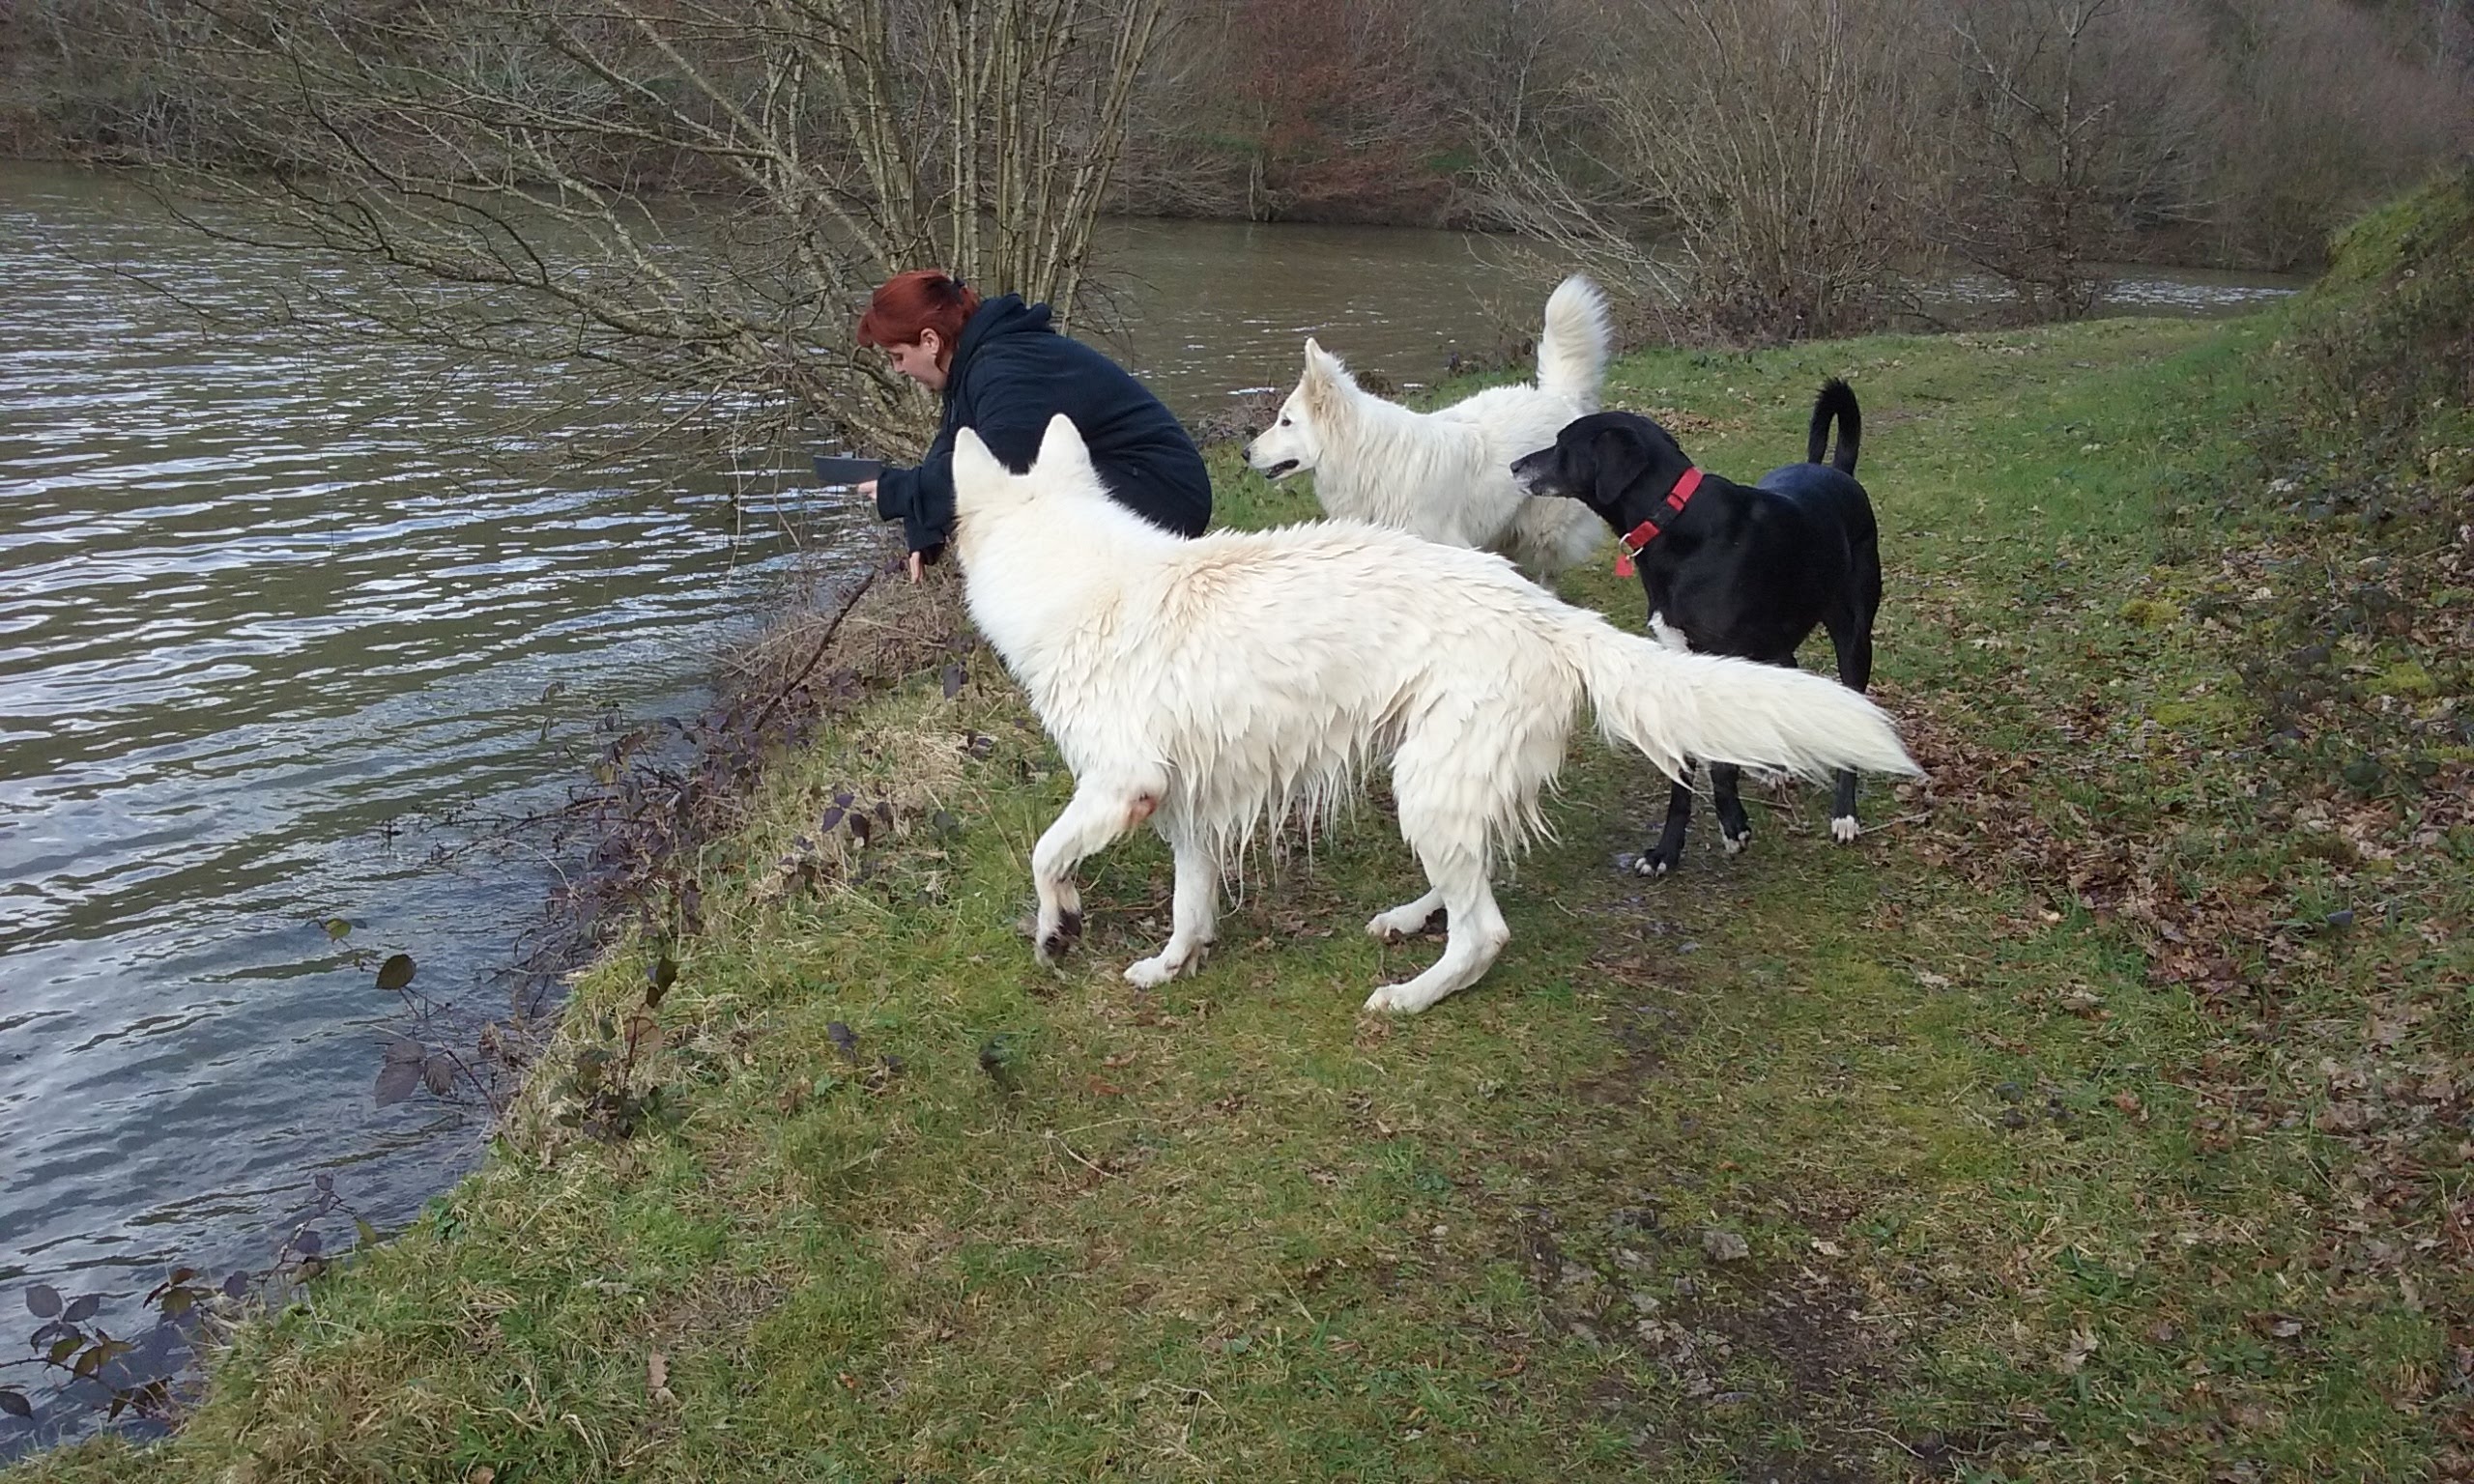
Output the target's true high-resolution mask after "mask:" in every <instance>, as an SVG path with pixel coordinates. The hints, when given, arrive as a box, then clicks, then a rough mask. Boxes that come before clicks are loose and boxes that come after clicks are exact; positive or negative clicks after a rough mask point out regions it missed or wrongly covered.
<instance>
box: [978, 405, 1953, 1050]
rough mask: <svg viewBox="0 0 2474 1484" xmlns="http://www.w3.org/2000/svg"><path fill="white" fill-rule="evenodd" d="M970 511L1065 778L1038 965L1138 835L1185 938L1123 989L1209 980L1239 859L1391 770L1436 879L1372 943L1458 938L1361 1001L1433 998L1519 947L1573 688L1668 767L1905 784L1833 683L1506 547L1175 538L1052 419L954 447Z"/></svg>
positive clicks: (1411, 838)
mask: <svg viewBox="0 0 2474 1484" xmlns="http://www.w3.org/2000/svg"><path fill="white" fill-rule="evenodd" d="M954 502H955V525H954V549H955V552H956V554H957V556H958V557H960V558H961V561H962V566H963V576H964V584H965V591H966V593H967V597H968V601H969V605H970V614H971V617H972V619H973V620H974V621H975V622H976V623H977V624H978V625H979V630H980V632H981V633H982V634H985V635H986V636H987V637H988V639H989V642H991V643H992V644H994V645H995V646H996V650H997V652H998V653H999V654H1001V655H1003V656H1004V658H1005V663H1006V665H1007V667H1008V668H1010V669H1011V670H1012V671H1013V672H1014V674H1015V676H1016V678H1018V679H1019V680H1021V683H1022V687H1023V689H1024V690H1026V691H1027V692H1029V694H1030V698H1031V704H1032V705H1033V706H1034V707H1036V708H1037V709H1038V711H1039V715H1040V720H1041V721H1042V722H1043V723H1045V724H1046V725H1047V727H1048V730H1049V733H1050V736H1052V737H1054V738H1055V739H1056V744H1057V748H1058V750H1059V751H1060V752H1062V753H1063V754H1064V756H1065V762H1066V766H1068V767H1069V768H1071V769H1073V771H1074V798H1073V801H1072V802H1071V803H1069V804H1068V805H1067V806H1066V808H1065V812H1064V813H1061V814H1059V815H1058V816H1057V818H1056V822H1055V823H1054V824H1051V825H1050V826H1049V829H1048V832H1047V833H1046V834H1044V835H1042V836H1041V837H1040V841H1039V844H1038V846H1037V847H1036V848H1035V849H1034V850H1033V851H1032V854H1031V871H1032V875H1033V878H1034V882H1035V884H1036V885H1037V887H1038V889H1039V903H1040V906H1039V928H1038V934H1039V937H1038V954H1039V956H1040V958H1041V959H1042V960H1043V961H1047V960H1048V959H1050V957H1051V956H1054V955H1055V954H1057V953H1059V952H1060V951H1062V950H1063V949H1064V948H1066V947H1067V946H1069V945H1070V944H1071V943H1072V941H1073V940H1074V938H1075V937H1076V936H1077V935H1078V934H1079V932H1080V930H1081V897H1080V895H1079V893H1078V892H1077V891H1076V889H1075V885H1074V869H1075V867H1076V866H1077V865H1078V864H1079V862H1080V861H1081V860H1082V858H1083V857H1085V856H1087V855H1090V854H1093V853H1094V852H1096V851H1098V850H1100V849H1102V848H1103V847H1105V846H1106V845H1108V843H1109V842H1111V841H1113V840H1115V839H1116V838H1117V837H1118V836H1120V835H1122V834H1124V833H1126V832H1127V831H1129V830H1132V829H1134V828H1136V826H1138V825H1140V824H1142V823H1143V822H1144V821H1146V820H1148V821H1149V822H1150V824H1151V827H1152V828H1153V829H1155V830H1157V831H1159V832H1160V835H1161V837H1162V838H1163V839H1165V840H1166V841H1167V842H1168V843H1169V845H1170V846H1171V847H1172V848H1173V849H1174V850H1175V852H1176V860H1177V885H1176V894H1175V903H1174V908H1173V912H1172V917H1173V927H1172V929H1171V932H1170V934H1169V938H1168V942H1167V946H1166V947H1165V948H1163V949H1162V950H1161V951H1160V953H1159V956H1156V957H1152V958H1146V959H1143V960H1142V961H1141V962H1139V963H1136V964H1135V965H1134V966H1133V967H1132V968H1130V969H1128V970H1126V978H1128V979H1130V980H1132V981H1133V982H1134V983H1136V984H1137V985H1158V984H1161V983H1164V982H1165V981H1167V980H1169V979H1171V978H1173V977H1175V976H1176V975H1178V974H1182V973H1184V972H1186V971H1188V970H1190V969H1193V968H1194V967H1195V966H1196V965H1198V964H1199V963H1200V962H1201V961H1202V956H1203V950H1204V948H1205V947H1206V946H1207V945H1208V944H1209V943H1210V942H1211V941H1212V928H1213V922H1214V919H1215V917H1216V915H1217V913H1218V911H1219V889H1220V877H1221V874H1222V871H1223V869H1224V868H1225V867H1226V865H1227V863H1228V862H1229V861H1230V860H1231V859H1232V858H1233V857H1234V855H1235V853H1236V852H1238V851H1239V850H1242V849H1243V848H1244V845H1245V843H1246V841H1247V839H1248V837H1249V836H1251V833H1252V832H1253V830H1254V829H1255V828H1256V827H1257V825H1259V824H1261V823H1262V822H1264V821H1266V820H1268V821H1270V822H1271V823H1272V825H1273V826H1274V827H1275V828H1278V827H1279V826H1280V823H1281V822H1283V821H1284V820H1286V819H1288V818H1289V817H1291V816H1292V815H1294V814H1296V813H1305V814H1306V815H1308V816H1309V818H1311V817H1313V816H1315V815H1317V814H1319V813H1323V812H1325V811H1327V810H1328V809H1329V808H1330V807H1331V806H1332V805H1333V803H1334V802H1335V801H1336V800H1337V799H1338V798H1339V797H1340V795H1341V793H1342V791H1343V790H1345V789H1347V788H1348V787H1350V786H1351V785H1352V784H1353V782H1354V779H1355V776H1356V774H1357V772H1358V770H1359V769H1360V768H1361V767H1363V766H1364V765H1365V764H1366V762H1368V761H1370V760H1373V759H1375V758H1378V757H1384V756H1388V757H1389V758H1390V760H1391V764H1392V785H1393V792H1394V793H1395V796H1396V797H1397V799H1398V801H1399V811H1400V833H1401V835H1402V836H1403V837H1404V838H1405V839H1406V840H1407V841H1408V842H1409V846H1410V848H1411V849H1413V850H1415V851H1416V852H1417V856H1418V861H1419V863H1420V864H1421V865H1422V866H1424V868H1425V873H1426V879H1427V880H1428V882H1429V883H1430V884H1431V886H1432V888H1433V889H1432V890H1431V891H1429V892H1427V893H1426V895H1424V897H1421V898H1419V899H1417V900H1415V901H1412V902H1409V903H1407V904H1406V905H1404V906H1399V907H1395V908H1394V909H1393V910H1391V911H1389V912H1386V913H1384V914H1382V915H1381V916H1379V917H1377V918H1375V919H1374V921H1372V922H1371V923H1368V924H1367V925H1366V930H1367V931H1368V932H1371V933H1373V934H1375V935H1376V936H1378V937H1383V938H1392V937H1396V936H1402V935H1406V934H1409V933H1414V932H1416V931H1418V930H1419V929H1420V928H1423V927H1424V924H1425V921H1426V919H1427V917H1428V915H1429V914H1431V913H1432V912H1433V911H1434V910H1435V908H1437V907H1443V908H1445V909H1446V910H1447V911H1448V912H1449V914H1450V917H1449V923H1450V928H1451V932H1450V937H1449V939H1448V941H1447V942H1446V944H1445V947H1444V952H1443V956H1442V958H1441V959H1440V960H1439V961H1438V962H1436V964H1435V965H1434V967H1432V968H1430V969H1428V970H1426V971H1425V972H1424V973H1423V974H1420V975H1419V976H1418V977H1417V978H1415V979H1413V980H1411V981H1409V982H1408V983H1406V984H1402V985H1389V986H1387V987H1385V988H1381V989H1378V990H1376V991H1375V992H1374V995H1373V997H1372V998H1371V999H1368V1000H1367V1001H1366V1008H1367V1009H1369V1010H1398V1011H1419V1010H1424V1009H1425V1008H1426V1007H1427V1006H1429V1005H1431V1004H1433V1003H1434V1002H1435V1001H1437V1000H1439V999H1442V998H1443V997H1444V996H1445V995H1448V994H1451V993H1452V992H1453V991H1454V990H1457V989H1461V988H1465V987H1466V986H1468V985H1470V984H1472V983H1474V982H1475V981H1476V980H1477V978H1478V977H1479V976H1480V975H1482V974H1483V973H1485V971H1486V967H1487V965H1489V964H1491V963H1492V962H1493V961H1494V959H1495V956H1496V955H1497V954H1498V953H1500V952H1502V950H1503V946H1504V942H1505V940H1506V939H1507V938H1508V937H1509V936H1510V931H1509V929H1508V928H1506V927H1505V926H1504V920H1503V915H1502V914H1501V913H1500V912H1498V911H1497V910H1496V909H1495V899H1494V895H1493V893H1492V892H1491V891H1490V890H1489V889H1488V886H1487V878H1488V876H1489V874H1490V872H1491V868H1492V866H1493V864H1494V861H1495V858H1496V857H1497V855H1498V854H1499V853H1501V852H1503V851H1506V850H1509V849H1513V848H1517V847H1518V846H1520V845H1521V844H1523V843H1524V842H1526V841H1527V840H1528V839H1529V838H1530V837H1532V836H1535V835H1537V834H1539V833H1540V832H1541V831H1542V830H1543V828H1544V821H1543V820H1542V819H1541V817H1540V816H1539V810H1538V795H1539V789H1541V788H1542V787H1544V786H1545V785H1546V784H1547V783H1548V782H1550V781H1551V780H1552V779H1553V778H1554V776H1555V773H1556V770H1557V769H1558V768H1559V767H1561V766H1562V765H1563V760H1564V745H1565V741H1566V739H1567V738H1568V736H1569V735H1570V733H1571V729H1572V723H1573V719H1574V716H1575V713H1576V711H1577V709H1578V707H1579V704H1580V701H1581V699H1582V698H1583V697H1584V696H1586V697H1588V698H1589V699H1590V700H1591V701H1592V702H1594V703H1595V705H1596V706H1597V718H1598V726H1599V728H1600V729H1601V730H1602V731H1604V732H1605V733H1606V734H1607V735H1608V736H1609V737H1611V738H1613V739H1615V740H1618V741H1622V742H1626V743H1629V744H1631V745H1632V746H1634V747H1637V748H1639V749H1640V750H1641V751H1643V752H1645V753H1647V754H1648V755H1649V756H1650V757H1651V759H1652V760H1653V761H1654V762H1656V763H1657V764H1658V766H1660V767H1661V768H1664V769H1666V770H1667V772H1668V773H1669V774H1671V775H1672V774H1674V773H1676V772H1678V771H1679V770H1680V769H1682V768H1683V765H1684V759H1685V758H1686V757H1698V758H1702V759H1705V760H1709V761H1724V762H1735V763H1740V764H1743V765H1745V766H1748V767H1763V768H1784V769H1790V770H1793V771H1795V772H1798V773H1804V774H1808V775H1811V776H1814V777H1820V776H1822V775H1824V774H1826V773H1827V771H1828V770H1829V769H1831V768H1834V767H1858V768H1866V769H1870V770H1873V771H1877V772H1897V773H1913V772H1914V771H1915V765H1914V764H1913V762H1911V761H1909V760H1908V756H1907V754H1906V752H1905V751H1904V750H1903V749H1902V748H1901V747H1900V746H1899V742H1898V738H1897V736H1896V735H1895V734H1893V733H1892V731H1891V730H1890V727H1889V724H1888V722H1887V721H1885V720H1884V718H1883V716H1882V713H1881V712H1880V711H1879V710H1877V709H1876V708H1875V707H1874V706H1873V704H1872V702H1870V701H1868V700H1866V699H1864V698H1862V697H1861V696H1858V695H1857V694H1856V693H1855V692H1854V691H1851V690H1849V689H1847V688H1846V687H1845V686H1843V685H1840V684H1838V683H1837V682H1836V681H1833V680H1826V679H1823V678H1822V677H1821V676H1819V675H1807V674H1799V673H1798V672H1797V671H1790V670H1782V669H1780V668H1778V667H1775V666H1770V665H1756V664H1754V663H1752V662H1751V661H1748V660H1734V659H1722V658H1718V657H1715V656H1708V655H1696V654H1683V653H1678V652H1676V651H1674V650H1671V649H1667V648H1665V647H1663V646H1661V645H1659V644H1657V643H1654V642H1652V641H1650V640H1647V639H1640V638H1635V637H1633V636H1631V635H1627V634H1624V633H1622V632H1620V631H1618V630H1617V629H1616V628H1615V627H1614V626H1613V625H1612V624H1609V623H1608V622H1607V621H1606V620H1605V619H1603V618H1600V617H1599V616H1598V615H1597V614H1594V613H1589V612H1587V611H1584V610H1581V609H1576V608H1572V607H1569V606H1568V605H1566V604H1564V603H1562V602H1559V601H1558V600H1557V599H1556V598H1555V597H1554V596H1553V595H1552V594H1550V593H1548V592H1546V591H1545V590H1544V589H1542V588H1540V587H1538V586H1537V585H1533V584H1531V583H1528V582H1525V581H1523V580H1522V579H1521V577H1520V576H1519V574H1517V573H1516V572H1514V571H1513V570H1512V568H1511V566H1510V563H1509V562H1506V561H1505V560H1503V558H1501V557H1493V556H1488V555H1486V554H1484V553H1482V552H1474V551H1463V550H1457V549H1454V548H1452V547H1447V546H1439V545H1436V544H1435V543H1433V542H1428V541H1421V540H1419V539H1417V538H1416V537H1414V536H1411V535H1408V534H1406V533H1404V532H1401V531H1395V530H1387V529H1384V528H1379V527H1372V526H1365V525H1360V524H1356V523H1353V522H1333V523H1328V524H1319V525H1305V526H1292V527H1288V528H1284V529H1280V530H1270V531H1225V530H1223V531H1215V532H1213V533H1211V534H1209V535H1205V536H1203V537H1201V538H1200V539H1197V540H1192V541H1188V540H1182V539H1180V538H1178V537H1176V536H1174V535H1171V534H1169V533H1168V532H1166V531H1165V530H1162V529H1160V528H1158V527H1155V526H1152V525H1150V524H1149V523H1148V522H1146V521H1144V520H1143V519H1142V518H1141V517H1140V516H1138V515H1136V514H1135V513H1134V512H1132V511H1130V510H1128V509H1126V508H1125V507H1124V506H1122V505H1119V504H1117V503H1116V502H1115V501H1113V500H1111V499H1108V496H1107V495H1106V494H1105V493H1104V491H1103V490H1102V487H1101V484H1100V479H1099V476H1098V475H1097V474H1096V473H1094V472H1093V471H1092V467H1091V461H1090V456H1089V454H1088V453H1087V452H1086V451H1085V450H1084V448H1083V444H1082V439H1081V436H1080V435H1079V433H1078V432H1077V431H1076V430H1075V427H1074V424H1073V423H1072V422H1071V421H1069V420H1068V419H1066V418H1065V417H1063V416H1059V417H1057V418H1055V419H1054V420H1053V421H1051V422H1050V424H1049V426H1048V432H1047V436H1046V438H1045V439H1044V440H1043V441H1042V442H1041V444H1040V452H1039V458H1038V461H1037V462H1036V463H1034V464H1033V465H1032V467H1031V471H1030V472H1029V473H1027V474H1020V475H1018V474H1015V473H1013V472H1011V471H1008V470H1007V469H1006V468H1005V467H1004V466H1003V465H1002V464H1000V463H999V462H998V461H997V460H996V459H995V457H994V456H992V454H990V453H989V451H988V449H987V446H986V445H985V444H983V443H982V442H980V441H979V439H978V436H977V435H976V434H973V433H971V432H970V431H968V430H967V429H965V430H964V431H963V432H962V433H960V434H958V435H957V436H956V438H955V440H954Z"/></svg>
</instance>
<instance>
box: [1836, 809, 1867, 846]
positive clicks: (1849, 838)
mask: <svg viewBox="0 0 2474 1484" xmlns="http://www.w3.org/2000/svg"><path fill="white" fill-rule="evenodd" d="M1862 833H1863V830H1862V829H1861V828H1860V827H1859V826H1858V825H1857V824H1856V816H1855V815H1854V814H1832V815H1831V816H1830V820H1829V838H1830V839H1832V840H1834V841H1836V842H1839V843H1840V844H1842V845H1846V844H1853V843H1854V842H1855V841H1856V836H1858V835H1860V834H1862Z"/></svg>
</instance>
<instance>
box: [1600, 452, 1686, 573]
mask: <svg viewBox="0 0 2474 1484" xmlns="http://www.w3.org/2000/svg"><path fill="white" fill-rule="evenodd" d="M1699 488H1701V471H1699V470H1697V469H1686V470H1685V471H1683V477H1682V478H1680V479H1678V480H1676V481H1675V488H1674V489H1672V490H1669V491H1668V492H1667V497H1666V504H1667V508H1668V509H1669V510H1672V511H1675V512H1677V513H1678V514H1681V513H1683V504H1684V501H1686V500H1688V499H1691V498H1692V492H1693V491H1694V490H1697V489H1699ZM1673 518H1674V517H1672V516H1670V517H1669V519H1670V520H1672V519H1673ZM1663 529H1665V527H1663V526H1660V525H1659V524H1658V523H1657V522H1656V521H1655V520H1647V521H1643V522H1642V523H1641V524H1640V525H1638V526H1635V527H1633V528H1631V529H1630V530H1627V531H1625V532H1624V534H1623V535H1621V536H1619V537H1617V538H1616V542H1615V549H1616V553H1617V556H1616V557H1615V575H1616V576H1617V577H1630V576H1631V575H1632V558H1633V557H1638V556H1640V555H1641V551H1642V549H1643V548H1644V547H1647V546H1648V545H1649V544H1650V543H1651V542H1653V541H1654V540H1656V539H1657V538H1658V532H1659V531H1661V530H1663Z"/></svg>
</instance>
